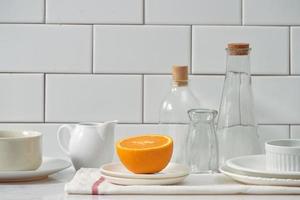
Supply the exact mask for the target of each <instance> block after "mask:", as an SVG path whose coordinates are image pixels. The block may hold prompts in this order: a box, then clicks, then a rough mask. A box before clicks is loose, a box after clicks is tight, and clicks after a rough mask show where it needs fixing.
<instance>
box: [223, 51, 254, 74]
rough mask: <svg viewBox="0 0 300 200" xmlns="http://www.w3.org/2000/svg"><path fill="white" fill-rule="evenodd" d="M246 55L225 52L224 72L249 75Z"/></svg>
mask: <svg viewBox="0 0 300 200" xmlns="http://www.w3.org/2000/svg"><path fill="white" fill-rule="evenodd" d="M249 58H250V57H249V54H247V55H230V54H227V65H226V66H227V69H226V72H227V73H229V72H237V73H246V74H249V75H250V59H249Z"/></svg>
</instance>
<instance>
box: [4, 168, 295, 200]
mask: <svg viewBox="0 0 300 200" xmlns="http://www.w3.org/2000/svg"><path fill="white" fill-rule="evenodd" d="M74 173H75V172H74V170H72V169H68V170H64V171H62V172H60V173H57V174H55V175H52V176H50V177H49V178H48V179H45V180H41V181H35V182H27V183H6V184H4V183H1V184H0V199H1V200H21V199H22V200H23V199H24V200H27V199H28V200H63V199H66V200H98V199H99V200H100V199H101V200H135V199H142V200H146V199H150V200H152V199H153V200H177V199H178V200H182V199H195V200H202V199H203V200H204V199H205V200H219V199H220V200H227V199H228V200H229V199H230V200H248V199H249V200H250V199H251V200H253V199H255V200H269V199H270V200H277V199H278V200H279V199H280V200H282V199H284V200H296V199H297V200H300V195H163V196H162V195H98V196H95V195H94V196H92V195H67V194H65V193H64V185H65V183H66V182H67V181H69V180H70V179H71V178H72V176H73V175H74Z"/></svg>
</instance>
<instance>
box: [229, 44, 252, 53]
mask: <svg viewBox="0 0 300 200" xmlns="http://www.w3.org/2000/svg"><path fill="white" fill-rule="evenodd" d="M249 46H250V45H249V43H229V44H228V45H227V49H228V53H229V55H248V54H249V51H250V48H249Z"/></svg>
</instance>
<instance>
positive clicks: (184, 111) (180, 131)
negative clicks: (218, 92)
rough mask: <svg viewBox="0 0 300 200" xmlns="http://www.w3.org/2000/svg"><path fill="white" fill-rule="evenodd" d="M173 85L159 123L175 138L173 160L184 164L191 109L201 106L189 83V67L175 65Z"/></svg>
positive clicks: (163, 105) (167, 133)
mask: <svg viewBox="0 0 300 200" xmlns="http://www.w3.org/2000/svg"><path fill="white" fill-rule="evenodd" d="M172 77H173V80H172V87H171V91H170V93H169V94H168V95H167V96H166V98H165V99H164V100H163V101H162V103H161V106H160V111H159V123H160V124H162V125H163V126H162V131H163V132H164V133H165V134H166V135H169V136H171V137H172V138H173V141H174V147H173V155H172V160H171V161H172V162H176V163H181V164H184V160H185V158H184V155H185V145H186V137H187V135H188V125H189V122H190V120H189V116H188V111H189V110H190V109H194V108H199V107H200V105H199V102H198V100H197V99H196V97H195V96H194V94H193V93H192V91H191V90H190V88H189V84H188V67H187V66H173V68H172Z"/></svg>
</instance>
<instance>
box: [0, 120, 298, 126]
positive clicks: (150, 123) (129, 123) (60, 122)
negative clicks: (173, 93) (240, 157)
mask: <svg viewBox="0 0 300 200" xmlns="http://www.w3.org/2000/svg"><path fill="white" fill-rule="evenodd" d="M79 122H80V121H45V122H44V121H0V124H63V123H71V124H72V123H79ZM118 124H125V125H126V124H128V125H160V124H159V123H158V122H149V123H140V122H120V123H118ZM258 126H288V127H291V126H300V124H297V123H296V124H258Z"/></svg>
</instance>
